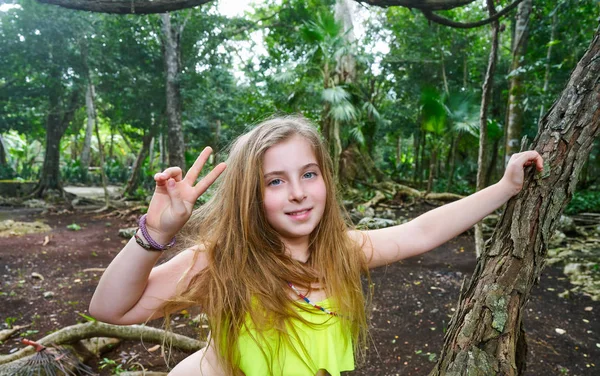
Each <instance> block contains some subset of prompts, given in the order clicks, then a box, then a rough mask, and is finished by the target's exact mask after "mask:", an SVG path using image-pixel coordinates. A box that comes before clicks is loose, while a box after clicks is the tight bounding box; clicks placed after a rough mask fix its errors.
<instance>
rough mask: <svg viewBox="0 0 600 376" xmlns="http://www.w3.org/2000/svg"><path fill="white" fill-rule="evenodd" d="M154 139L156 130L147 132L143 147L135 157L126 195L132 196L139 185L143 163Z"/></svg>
mask: <svg viewBox="0 0 600 376" xmlns="http://www.w3.org/2000/svg"><path fill="white" fill-rule="evenodd" d="M152 140H154V132H153V131H148V132H146V134H145V135H144V138H143V139H142V148H141V149H140V152H139V153H138V156H137V158H136V159H135V163H134V164H133V168H132V171H131V176H130V177H129V180H128V181H127V186H126V187H125V194H126V195H130V196H132V195H133V194H134V192H135V190H136V189H137V187H138V182H139V176H140V171H141V169H142V164H143V163H144V160H145V159H146V156H147V155H148V150H149V149H150V145H151V142H152Z"/></svg>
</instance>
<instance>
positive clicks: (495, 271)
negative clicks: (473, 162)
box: [430, 28, 600, 376]
mask: <svg viewBox="0 0 600 376" xmlns="http://www.w3.org/2000/svg"><path fill="white" fill-rule="evenodd" d="M598 77H600V28H598V29H597V30H596V34H595V36H594V39H593V41H592V44H591V46H590V48H589V49H588V51H587V52H586V53H585V55H584V56H583V58H582V59H581V60H580V61H579V63H578V64H577V67H576V68H575V70H574V71H573V73H572V74H571V78H570V79H569V82H568V84H567V86H566V88H565V89H564V90H563V92H562V94H561V96H560V98H559V99H558V100H557V101H556V102H555V103H554V105H553V106H552V107H551V109H550V111H549V112H548V113H547V114H546V115H545V116H544V117H543V118H542V119H541V121H540V123H539V131H538V135H537V136H536V138H535V140H534V142H533V149H535V150H537V151H538V152H539V153H540V154H541V155H542V157H543V158H544V172H543V173H541V174H536V173H535V170H534V168H533V167H530V168H528V169H527V170H526V179H525V182H524V185H523V190H522V191H521V192H520V193H519V194H518V195H517V196H515V197H514V198H512V199H511V200H510V201H509V202H508V203H507V205H506V209H505V211H504V213H503V214H502V217H501V218H500V221H499V222H498V225H497V226H496V230H495V231H494V235H493V236H492V239H491V241H490V244H491V246H490V248H489V249H486V250H485V252H484V253H483V254H482V256H481V257H480V258H479V260H478V262H477V266H476V268H475V272H474V273H473V277H472V278H471V280H470V282H469V283H468V284H466V288H462V289H461V292H460V297H459V302H458V307H457V309H456V313H455V314H454V316H453V317H452V319H451V321H450V324H449V327H448V331H447V332H446V336H445V340H444V347H443V349H442V351H441V356H440V359H439V361H438V363H437V364H436V366H435V368H434V369H433V371H432V372H431V373H430V375H431V376H434V375H475V374H476V375H522V374H523V372H524V369H525V357H526V343H525V335H524V332H523V329H522V314H523V310H524V307H525V304H526V303H527V300H528V299H529V294H530V292H531V289H532V287H533V284H534V283H535V282H536V281H538V280H539V276H540V273H541V271H542V269H543V267H544V264H545V260H544V258H545V257H546V253H547V246H548V241H549V239H550V237H551V236H552V234H553V232H554V228H555V226H556V224H557V223H558V219H559V218H560V215H561V213H562V212H563V210H564V209H565V207H566V206H567V204H568V202H569V201H570V199H571V197H572V195H573V191H574V190H575V187H576V185H577V180H578V175H579V172H580V171H581V168H582V167H583V164H584V163H585V161H586V160H587V157H588V155H589V153H590V152H591V150H592V148H593V145H594V139H595V138H596V137H598V135H599V134H600V105H599V102H598V98H599V97H600V80H598Z"/></svg>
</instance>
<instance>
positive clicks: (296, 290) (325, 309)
mask: <svg viewBox="0 0 600 376" xmlns="http://www.w3.org/2000/svg"><path fill="white" fill-rule="evenodd" d="M287 284H288V286H290V287H291V288H292V290H294V292H295V293H296V294H297V295H298V296H299V297H300V298H302V300H304V301H305V302H307V303H308V304H310V305H311V306H313V307H315V308H316V309H318V310H321V311H323V312H325V313H326V314H328V315H331V316H338V314H337V313H335V312H332V311H330V310H328V309H327V308H323V307H321V306H320V305H318V304H315V303H313V302H311V301H310V300H309V299H308V298H307V297H306V296H305V295H304V294H302V293H301V292H300V291H298V289H297V288H296V286H294V285H292V283H291V282H288V283H287Z"/></svg>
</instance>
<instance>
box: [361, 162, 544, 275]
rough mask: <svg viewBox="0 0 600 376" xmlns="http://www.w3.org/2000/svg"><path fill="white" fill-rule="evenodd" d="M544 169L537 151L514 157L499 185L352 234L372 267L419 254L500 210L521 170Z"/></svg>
mask: <svg viewBox="0 0 600 376" xmlns="http://www.w3.org/2000/svg"><path fill="white" fill-rule="evenodd" d="M531 164H535V166H536V168H537V169H538V170H539V171H542V170H543V160H542V157H541V156H540V155H539V154H538V153H537V152H536V151H527V152H523V153H518V154H514V155H513V156H512V157H511V159H510V161H509V163H508V165H507V167H506V171H505V173H504V176H503V177H502V180H500V181H499V182H498V183H496V184H494V185H492V186H489V187H487V188H485V189H483V190H481V191H478V192H476V193H474V194H472V195H470V196H467V197H465V198H463V199H461V200H459V201H455V202H452V203H450V204H447V205H444V206H441V207H439V208H436V209H433V210H431V211H429V212H427V213H425V214H422V215H421V216H419V217H417V218H415V219H414V220H412V221H410V222H407V223H404V224H402V225H398V226H393V227H388V228H384V229H379V230H372V231H352V232H350V236H351V237H352V238H353V239H355V240H356V241H358V242H359V243H360V244H361V245H362V248H363V251H364V252H365V254H366V256H367V260H368V261H369V267H370V268H374V267H377V266H381V265H386V264H389V263H392V262H394V261H398V260H401V259H404V258H407V257H412V256H416V255H419V254H421V253H424V252H427V251H430V250H432V249H433V248H435V247H437V246H439V245H440V244H443V243H445V242H447V241H448V240H450V239H452V238H454V237H455V236H457V235H459V234H460V233H462V232H464V231H465V230H467V229H469V228H471V227H472V226H473V225H474V224H476V223H477V222H479V221H480V220H482V219H483V218H485V216H487V215H488V214H490V213H491V212H493V211H494V210H496V209H498V208H499V207H501V206H502V205H503V204H504V203H505V202H506V201H508V200H509V199H510V198H511V197H512V196H514V195H516V194H517V193H519V192H520V191H521V188H522V187H523V179H524V172H523V168H524V167H525V166H529V165H531Z"/></svg>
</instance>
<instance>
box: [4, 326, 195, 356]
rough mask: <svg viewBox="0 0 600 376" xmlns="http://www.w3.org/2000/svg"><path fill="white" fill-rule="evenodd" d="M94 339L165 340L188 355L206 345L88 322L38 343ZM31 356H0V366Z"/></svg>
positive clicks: (158, 331)
mask: <svg viewBox="0 0 600 376" xmlns="http://www.w3.org/2000/svg"><path fill="white" fill-rule="evenodd" d="M94 337H111V338H119V339H122V340H133V341H137V340H142V341H146V342H150V343H159V344H161V343H163V338H164V340H165V343H166V344H168V345H169V346H172V347H175V348H177V349H179V350H182V351H184V352H187V353H192V352H194V351H198V350H200V349H201V348H203V347H204V346H206V342H203V341H198V340H196V339H193V338H190V337H186V336H184V335H180V334H175V333H171V332H166V331H164V330H162V329H157V328H152V327H149V326H145V325H129V326H120V325H111V324H105V323H101V322H88V323H85V324H77V325H73V326H68V327H66V328H62V329H60V330H59V331H57V332H54V333H52V334H50V335H48V336H46V337H44V338H42V339H40V340H39V341H37V342H38V343H39V344H41V345H44V346H48V345H62V344H68V343H74V342H77V341H80V340H83V339H88V338H94ZM33 353H35V350H34V348H33V347H32V346H27V347H25V348H23V349H21V350H19V351H17V352H15V353H12V354H9V355H1V356H0V364H5V363H9V362H12V361H15V360H17V359H20V358H23V357H25V356H27V355H31V354H33Z"/></svg>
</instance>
